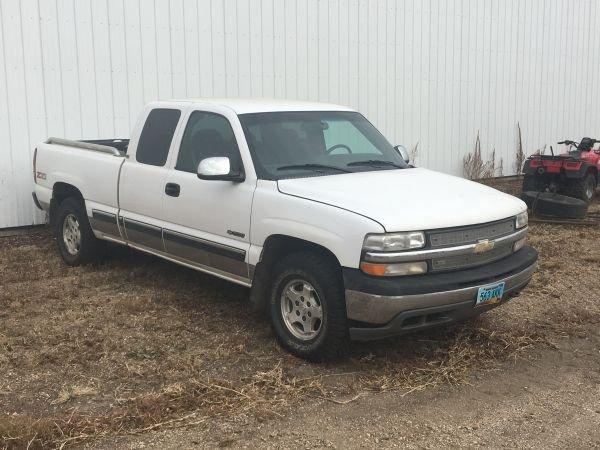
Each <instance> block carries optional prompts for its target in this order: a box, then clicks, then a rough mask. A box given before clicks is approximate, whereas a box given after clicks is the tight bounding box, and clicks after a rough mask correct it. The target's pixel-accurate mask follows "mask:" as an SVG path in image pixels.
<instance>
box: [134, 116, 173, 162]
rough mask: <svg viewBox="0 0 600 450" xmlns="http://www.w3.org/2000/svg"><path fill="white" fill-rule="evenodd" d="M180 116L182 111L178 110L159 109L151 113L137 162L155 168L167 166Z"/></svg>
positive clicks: (145, 125)
mask: <svg viewBox="0 0 600 450" xmlns="http://www.w3.org/2000/svg"><path fill="white" fill-rule="evenodd" d="M180 116H181V111H179V110H178V109H165V108H158V109H153V110H152V111H150V114H148V118H147V119H146V123H145V124H144V128H143V129H142V134H141V135H140V141H139V143H138V147H137V151H136V154H135V159H136V160H137V162H140V163H143V164H150V165H153V166H164V165H165V163H166V162H167V157H168V156H169V147H170V146H171V141H172V140H173V134H174V133H175V128H177V123H178V122H179V117H180Z"/></svg>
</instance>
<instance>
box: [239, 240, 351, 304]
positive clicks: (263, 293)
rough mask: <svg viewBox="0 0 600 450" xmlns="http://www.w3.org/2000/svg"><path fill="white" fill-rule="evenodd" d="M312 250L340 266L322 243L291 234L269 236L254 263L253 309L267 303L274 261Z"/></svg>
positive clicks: (251, 294) (251, 293) (251, 299)
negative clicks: (257, 259) (256, 261)
mask: <svg viewBox="0 0 600 450" xmlns="http://www.w3.org/2000/svg"><path fill="white" fill-rule="evenodd" d="M301 251H312V252H315V253H317V254H319V255H322V256H324V257H325V258H327V259H328V260H329V261H331V263H332V264H334V265H336V266H337V267H341V264H340V262H339V260H338V259H337V257H336V256H335V255H334V254H333V253H332V252H331V250H329V249H327V248H326V247H323V246H322V245H319V244H315V243H314V242H310V241H307V240H304V239H299V238H295V237H292V236H287V235H281V234H276V235H272V236H269V237H268V238H267V240H266V241H265V244H264V246H263V251H262V253H261V256H260V261H259V262H258V264H257V265H256V268H255V271H254V277H253V282H252V290H251V292H250V301H251V303H252V305H253V307H254V308H255V310H258V311H262V310H264V308H265V307H266V305H267V304H268V294H269V293H268V290H269V285H270V282H271V273H272V271H273V267H274V265H275V263H276V262H277V261H279V260H281V258H284V257H285V256H287V255H290V254H292V253H297V252H301Z"/></svg>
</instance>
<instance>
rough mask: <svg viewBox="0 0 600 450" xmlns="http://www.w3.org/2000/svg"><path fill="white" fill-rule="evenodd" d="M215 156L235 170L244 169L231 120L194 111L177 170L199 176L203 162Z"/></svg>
mask: <svg viewBox="0 0 600 450" xmlns="http://www.w3.org/2000/svg"><path fill="white" fill-rule="evenodd" d="M214 156H226V157H228V158H229V160H230V161H231V168H232V170H234V171H235V170H240V169H241V159H240V152H239V149H238V146H237V142H236V140H235V136H234V134H233V129H232V128H231V125H230V124H229V120H227V119H226V118H225V117H223V116H221V115H219V114H214V113H208V112H203V111H194V112H193V113H192V114H191V115H190V118H189V120H188V123H187V125H186V127H185V132H184V133H183V138H182V140H181V147H179V155H178V156H177V164H176V166H175V169H177V170H182V171H184V172H191V173H196V172H197V170H198V164H200V161H202V160H203V159H205V158H211V157H214Z"/></svg>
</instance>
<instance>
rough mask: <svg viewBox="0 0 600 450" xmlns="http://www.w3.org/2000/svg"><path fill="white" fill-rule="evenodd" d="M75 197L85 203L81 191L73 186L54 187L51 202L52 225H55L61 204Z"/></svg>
mask: <svg viewBox="0 0 600 450" xmlns="http://www.w3.org/2000/svg"><path fill="white" fill-rule="evenodd" d="M71 197H75V198H77V199H79V200H81V201H82V202H83V195H82V194H81V191H80V190H79V189H77V188H76V187H75V186H73V185H72V184H68V183H62V182H59V183H54V186H53V187H52V199H51V200H50V223H51V224H52V223H54V214H55V212H56V210H57V208H58V207H59V206H60V204H61V203H62V202H63V201H65V200H66V199H67V198H71Z"/></svg>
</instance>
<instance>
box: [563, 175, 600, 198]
mask: <svg viewBox="0 0 600 450" xmlns="http://www.w3.org/2000/svg"><path fill="white" fill-rule="evenodd" d="M595 191H596V177H595V176H594V174H593V173H587V174H586V175H585V176H584V177H583V178H580V179H578V180H573V182H572V184H571V188H570V190H569V193H570V195H571V196H572V197H575V198H580V199H581V200H583V201H586V202H588V203H590V202H591V201H592V199H593V198H594V193H595Z"/></svg>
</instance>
